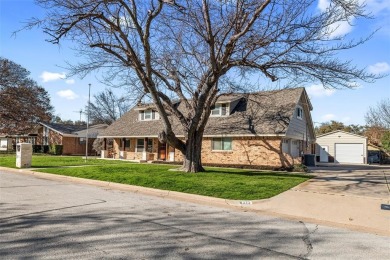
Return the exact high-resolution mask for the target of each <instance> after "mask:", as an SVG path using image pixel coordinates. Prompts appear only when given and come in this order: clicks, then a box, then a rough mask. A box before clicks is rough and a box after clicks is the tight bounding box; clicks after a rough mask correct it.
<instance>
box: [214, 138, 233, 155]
mask: <svg viewBox="0 0 390 260" xmlns="http://www.w3.org/2000/svg"><path fill="white" fill-rule="evenodd" d="M215 139H221V146H223V139H230V147H231V149H230V150H216V149H214V140H215ZM211 151H214V152H231V151H233V138H231V137H214V138H212V139H211Z"/></svg>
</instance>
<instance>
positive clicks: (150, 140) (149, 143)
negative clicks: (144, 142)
mask: <svg viewBox="0 0 390 260" xmlns="http://www.w3.org/2000/svg"><path fill="white" fill-rule="evenodd" d="M147 151H148V152H149V153H151V152H153V139H148V150H147Z"/></svg>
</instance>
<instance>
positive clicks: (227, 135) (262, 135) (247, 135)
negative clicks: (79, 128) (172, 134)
mask: <svg viewBox="0 0 390 260" xmlns="http://www.w3.org/2000/svg"><path fill="white" fill-rule="evenodd" d="M285 136H286V134H285V133H283V134H215V135H203V137H285ZM176 137H177V138H184V137H185V136H184V135H177V136H176ZM97 138H158V135H120V136H119V135H115V136H112V135H111V136H109V135H105V136H98V137H97Z"/></svg>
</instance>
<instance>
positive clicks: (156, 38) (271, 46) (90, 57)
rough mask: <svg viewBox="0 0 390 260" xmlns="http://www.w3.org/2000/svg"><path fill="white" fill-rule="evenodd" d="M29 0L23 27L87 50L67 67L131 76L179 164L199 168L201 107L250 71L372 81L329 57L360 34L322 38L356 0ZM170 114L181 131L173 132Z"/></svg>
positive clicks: (355, 8) (358, 8) (244, 86)
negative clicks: (32, 8)
mask: <svg viewBox="0 0 390 260" xmlns="http://www.w3.org/2000/svg"><path fill="white" fill-rule="evenodd" d="M37 2H38V3H39V4H40V5H41V6H43V7H44V8H45V9H46V10H47V11H48V12H47V15H46V18H44V19H41V20H39V19H36V20H34V21H32V22H31V24H30V26H37V25H38V26H41V27H42V28H43V30H44V32H46V33H47V34H48V35H49V36H50V38H49V41H50V42H52V43H55V44H57V43H59V42H60V41H62V40H63V39H64V38H67V39H70V40H72V41H74V42H77V43H78V44H79V50H80V52H81V54H82V55H84V56H85V57H86V58H87V62H86V63H83V64H78V65H75V66H73V68H72V71H73V72H74V73H79V74H81V75H85V74H87V73H89V72H91V71H93V70H96V69H106V71H107V74H106V75H105V76H106V78H115V79H120V80H123V84H125V85H126V84H127V83H131V84H132V86H135V89H134V91H138V92H141V93H145V94H146V96H147V97H149V98H150V99H151V101H153V102H154V104H155V107H156V109H157V110H158V112H159V114H160V117H161V120H163V123H164V129H162V132H161V134H160V135H159V139H160V140H161V141H164V142H168V143H169V145H171V146H173V147H175V148H176V149H178V150H180V151H181V152H182V154H183V157H184V163H183V170H185V171H187V172H198V171H203V168H202V164H201V154H200V153H201V146H202V137H203V133H204V129H205V126H206V124H207V121H208V119H209V116H210V111H211V107H212V106H213V105H214V104H215V102H216V100H217V98H218V97H219V96H220V95H223V94H224V93H228V92H231V91H234V90H235V87H237V86H239V87H240V89H241V90H242V91H251V90H253V88H252V87H253V84H249V82H250V79H251V76H254V75H261V76H263V77H264V78H267V79H269V80H271V81H278V80H279V81H282V82H283V84H287V85H288V86H289V87H291V86H295V85H296V84H300V83H302V82H306V83H307V82H320V83H322V84H323V86H324V87H326V88H330V87H334V88H345V87H346V88H350V87H352V86H353V83H354V82H355V81H356V80H365V81H371V80H373V79H375V76H374V75H372V74H367V73H366V72H365V71H364V70H361V69H358V68H356V67H355V66H353V64H351V63H350V62H349V61H341V60H339V59H338V58H337V56H335V54H337V53H338V52H339V51H342V50H345V49H350V48H353V47H355V46H357V45H360V44H362V43H363V42H364V41H365V40H366V39H363V40H357V41H346V40H345V37H343V36H339V37H332V36H333V33H334V30H335V26H334V25H337V23H339V22H348V21H350V19H352V18H364V17H365V14H364V12H363V6H362V5H360V4H359V1H358V0H344V1H339V0H331V1H330V4H329V7H328V8H327V9H326V10H322V11H319V10H318V9H316V4H317V1H315V0H302V1H287V0H246V1H245V0H236V1H214V0H213V1H212V0H194V1H192V0H177V1H175V0H149V1H147V0H95V1H84V0H67V1H63V0H37ZM234 79H240V81H237V80H234ZM173 100H175V101H176V100H178V101H179V102H180V106H178V105H177V102H173ZM169 115H170V116H169ZM170 118H171V119H172V120H170ZM173 122H177V123H178V124H179V125H180V127H181V128H182V130H183V132H184V133H185V137H184V139H180V138H178V137H177V136H176V135H175V133H174V131H173V127H172V125H173Z"/></svg>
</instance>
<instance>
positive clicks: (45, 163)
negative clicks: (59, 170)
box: [0, 154, 129, 168]
mask: <svg viewBox="0 0 390 260" xmlns="http://www.w3.org/2000/svg"><path fill="white" fill-rule="evenodd" d="M31 163H32V165H31V167H32V168H51V167H63V166H80V165H102V164H104V165H105V164H123V163H129V162H125V161H114V160H100V159H96V158H93V157H91V158H89V159H88V161H87V162H85V160H84V159H83V158H82V156H50V155H33V156H32V162H31ZM0 166H2V167H9V168H16V156H15V155H14V154H13V155H4V154H2V155H0Z"/></svg>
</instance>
